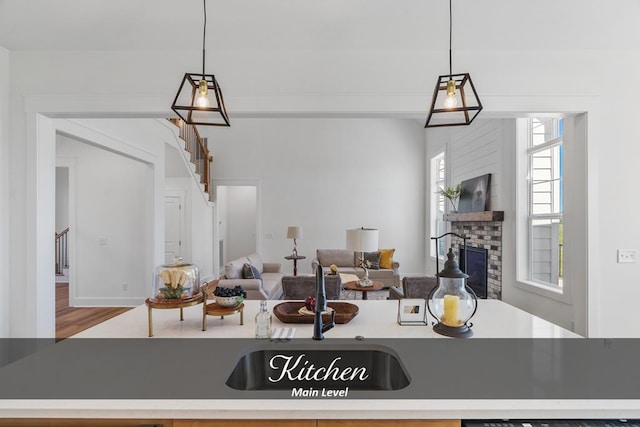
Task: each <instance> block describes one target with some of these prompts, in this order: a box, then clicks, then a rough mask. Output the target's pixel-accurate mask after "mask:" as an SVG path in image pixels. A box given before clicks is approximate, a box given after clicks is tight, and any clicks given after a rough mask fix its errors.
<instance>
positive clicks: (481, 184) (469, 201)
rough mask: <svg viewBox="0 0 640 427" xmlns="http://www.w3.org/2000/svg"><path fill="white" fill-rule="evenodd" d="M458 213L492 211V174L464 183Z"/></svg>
mask: <svg viewBox="0 0 640 427" xmlns="http://www.w3.org/2000/svg"><path fill="white" fill-rule="evenodd" d="M461 186H462V191H461V193H460V200H459V202H458V212H484V211H488V210H491V174H490V173H488V174H485V175H481V176H477V177H475V178H471V179H467V180H464V181H462V184H461Z"/></svg>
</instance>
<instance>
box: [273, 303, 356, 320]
mask: <svg viewBox="0 0 640 427" xmlns="http://www.w3.org/2000/svg"><path fill="white" fill-rule="evenodd" d="M302 307H304V301H287V302H282V303H280V304H278V305H276V306H275V307H273V315H274V316H276V317H277V318H278V320H280V321H281V322H283V323H313V319H314V316H310V315H308V314H300V309H301V308H302ZM327 307H330V308H332V309H334V310H335V311H336V323H349V322H350V321H351V319H353V318H354V317H356V316H357V314H358V311H359V309H358V306H357V305H355V304H351V303H348V302H339V301H329V302H327ZM322 321H323V322H329V321H331V314H330V313H329V312H326V313H322Z"/></svg>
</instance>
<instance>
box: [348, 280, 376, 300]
mask: <svg viewBox="0 0 640 427" xmlns="http://www.w3.org/2000/svg"><path fill="white" fill-rule="evenodd" d="M371 283H372V286H360V282H358V281H353V282H347V283H345V284H344V288H345V289H347V290H350V291H360V292H362V299H369V298H368V297H367V293H368V292H370V291H379V290H381V289H382V288H384V283H382V282H376V281H373V282H371Z"/></svg>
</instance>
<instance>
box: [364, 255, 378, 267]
mask: <svg viewBox="0 0 640 427" xmlns="http://www.w3.org/2000/svg"><path fill="white" fill-rule="evenodd" d="M380 255H381V254H380V252H365V253H364V262H365V263H366V262H367V261H369V269H370V270H380Z"/></svg>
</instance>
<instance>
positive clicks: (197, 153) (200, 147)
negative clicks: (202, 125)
mask: <svg viewBox="0 0 640 427" xmlns="http://www.w3.org/2000/svg"><path fill="white" fill-rule="evenodd" d="M168 120H169V121H170V122H171V123H173V124H174V125H176V126H177V127H178V129H179V136H180V138H181V139H182V140H183V141H184V142H185V150H187V151H188V152H189V154H190V157H191V163H193V164H194V165H195V166H196V173H197V174H199V175H200V183H201V184H202V185H204V191H206V192H207V193H209V194H211V192H210V191H209V187H210V177H211V175H210V173H211V162H212V161H213V157H212V156H211V153H210V152H209V148H208V147H207V138H202V137H201V136H200V133H199V132H198V129H197V128H196V127H195V126H193V125H188V124H186V123H185V122H184V121H183V120H181V119H174V118H171V119H168Z"/></svg>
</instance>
